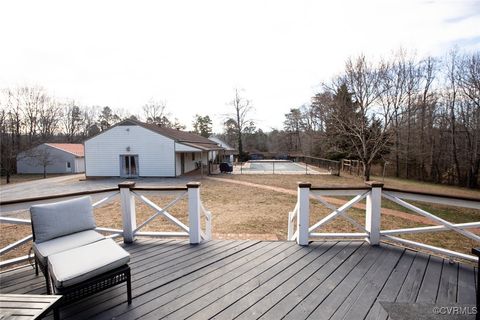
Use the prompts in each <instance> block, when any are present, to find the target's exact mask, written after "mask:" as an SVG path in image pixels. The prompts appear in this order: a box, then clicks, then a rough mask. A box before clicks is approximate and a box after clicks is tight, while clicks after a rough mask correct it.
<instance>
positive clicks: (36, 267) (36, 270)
mask: <svg viewBox="0 0 480 320" xmlns="http://www.w3.org/2000/svg"><path fill="white" fill-rule="evenodd" d="M34 260H35V275H36V276H38V262H37V259H34Z"/></svg>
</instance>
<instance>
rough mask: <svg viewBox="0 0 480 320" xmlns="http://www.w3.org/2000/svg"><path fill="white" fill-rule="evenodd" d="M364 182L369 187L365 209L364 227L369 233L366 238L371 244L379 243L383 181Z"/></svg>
mask: <svg viewBox="0 0 480 320" xmlns="http://www.w3.org/2000/svg"><path fill="white" fill-rule="evenodd" d="M366 184H367V185H368V186H370V187H371V190H370V193H369V194H368V195H367V210H366V215H365V229H366V230H367V232H368V233H369V236H368V238H367V239H366V240H367V241H368V242H369V243H370V244H371V245H379V244H380V222H381V208H382V187H383V183H381V182H376V181H367V182H366Z"/></svg>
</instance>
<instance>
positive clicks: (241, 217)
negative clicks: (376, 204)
mask: <svg viewBox="0 0 480 320" xmlns="http://www.w3.org/2000/svg"><path fill="white" fill-rule="evenodd" d="M221 177H222V178H227V179H232V180H239V181H246V182H252V183H256V184H262V185H270V186H275V187H280V188H285V189H290V190H295V189H296V183H297V182H298V181H307V182H311V183H312V184H313V185H314V186H346V185H348V186H352V185H355V186H363V182H362V181H361V180H360V179H357V178H352V177H335V176H323V175H322V176H317V175H315V176H314V175H311V176H304V175H300V176H299V175H295V176H287V175H275V176H274V175H258V176H254V175H228V176H221ZM386 185H387V186H390V187H396V188H405V189H410V190H423V191H427V190H428V191H432V192H442V193H447V194H450V195H464V196H470V197H478V198H479V199H480V192H479V191H474V190H467V189H462V188H455V187H448V186H437V185H431V184H421V183H417V182H412V183H407V182H406V181H404V180H398V179H386ZM145 195H146V196H147V197H148V198H149V199H151V200H153V201H154V202H155V203H156V204H158V205H159V206H160V207H164V206H165V205H166V204H168V203H169V202H170V201H172V200H173V199H174V198H175V197H176V195H178V193H177V194H168V195H163V196H160V195H159V194H158V193H155V194H153V193H152V194H145ZM201 197H202V201H203V203H204V206H205V207H206V208H208V209H209V210H210V211H211V212H212V214H213V219H212V230H213V232H214V233H219V234H227V233H230V234H232V233H233V234H242V233H248V234H265V233H269V234H275V235H276V236H277V237H278V238H279V239H286V235H287V217H288V212H289V211H291V210H292V209H293V208H294V206H295V202H296V197H295V196H294V195H291V194H285V193H282V192H277V191H273V190H265V189H260V188H255V187H248V186H242V185H238V184H233V183H226V182H219V181H213V180H208V179H204V180H203V181H202V187H201ZM136 204H137V206H136V211H137V224H140V223H142V222H143V221H145V220H146V219H147V218H148V217H150V216H151V215H152V214H153V213H154V211H153V210H152V209H151V208H149V207H148V206H146V205H145V204H143V203H141V202H140V200H138V199H136ZM418 205H419V206H423V207H424V208H425V209H427V210H431V212H432V213H435V214H438V215H439V216H441V217H443V218H445V219H447V220H450V221H452V222H471V221H479V220H480V212H478V210H473V209H461V208H454V207H449V206H438V205H430V204H418ZM384 207H387V208H391V209H395V210H404V209H403V208H401V207H399V206H397V205H396V204H393V203H389V202H384ZM311 208H312V209H311V219H310V220H311V221H310V223H311V225H312V224H314V223H315V222H317V221H318V220H319V219H321V218H322V217H324V216H325V215H327V214H329V213H330V211H329V210H328V209H326V208H324V207H323V206H321V205H320V204H319V203H317V202H315V201H313V200H312V202H311ZM168 211H169V212H170V213H171V214H172V215H174V216H175V217H177V218H178V219H179V220H180V221H182V222H183V223H185V224H187V225H188V222H187V221H188V217H187V200H186V198H184V199H183V200H181V201H180V202H179V203H177V204H176V205H175V206H174V207H172V208H171V209H169V210H168ZM407 211H408V210H406V209H405V210H404V212H407ZM349 215H350V216H351V217H352V218H354V219H355V220H357V221H358V222H359V223H360V224H362V225H363V224H364V220H365V213H364V211H363V210H359V209H355V208H354V209H350V210H349ZM95 217H96V221H97V225H98V226H102V227H110V228H118V229H121V228H122V221H121V213H120V204H119V199H118V198H117V199H114V201H112V202H110V203H108V204H106V205H104V206H103V207H101V208H97V209H95ZM421 225H422V224H419V223H416V222H412V221H410V220H408V219H404V218H399V217H395V216H389V215H383V216H382V228H383V229H396V228H406V227H415V226H421ZM423 225H425V224H423ZM142 230H143V231H180V229H179V228H178V227H176V226H174V225H172V224H171V223H170V222H169V221H167V220H166V219H165V218H163V217H157V218H156V219H155V220H154V221H152V222H151V223H150V224H149V225H147V226H146V227H145V228H144V229H142ZM355 231H356V229H355V228H354V227H353V226H352V225H351V224H350V223H349V222H347V221H346V220H344V219H342V218H339V219H336V220H334V221H332V222H331V223H329V224H328V225H327V226H326V227H325V228H322V229H320V230H318V232H355ZM30 232H31V231H30V227H29V226H20V225H4V224H2V225H0V234H1V235H2V236H1V239H0V247H3V246H5V245H7V244H9V243H12V242H14V241H16V240H18V239H21V238H22V237H24V236H26V235H28V234H29V233H30ZM405 238H407V239H411V240H416V241H420V242H423V243H427V244H431V245H436V246H440V247H443V248H447V249H451V250H456V251H460V252H464V253H470V250H471V248H472V247H473V246H475V245H478V244H475V243H474V242H473V241H471V240H468V239H467V238H465V237H463V236H461V235H459V234H457V233H454V232H439V233H426V234H421V235H420V234H416V235H408V236H405ZM30 246H31V244H30V243H29V244H25V245H24V246H22V247H19V248H17V249H16V250H14V251H12V252H10V253H8V254H6V255H5V256H3V257H2V260H4V259H9V258H12V257H15V256H21V255H25V254H27V252H28V250H29V248H30Z"/></svg>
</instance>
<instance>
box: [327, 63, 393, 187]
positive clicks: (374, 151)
mask: <svg viewBox="0 0 480 320" xmlns="http://www.w3.org/2000/svg"><path fill="white" fill-rule="evenodd" d="M387 68H388V66H387V65H386V64H384V63H379V64H378V65H377V66H374V65H372V64H371V63H369V62H368V61H367V59H366V58H365V56H363V55H361V56H359V57H358V58H356V59H355V60H352V59H349V60H348V61H347V63H346V68H345V75H344V76H343V77H341V78H340V79H338V80H337V82H336V83H337V84H340V85H342V84H344V85H346V87H347V88H348V91H349V92H350V93H351V95H352V98H353V100H354V106H355V110H354V113H355V115H354V116H349V117H343V116H341V113H332V114H333V115H334V117H335V118H334V119H335V121H336V123H337V125H338V127H339V129H340V130H341V131H342V132H343V134H345V135H346V136H347V137H349V139H350V141H351V144H352V147H353V148H354V150H355V151H356V152H355V153H356V156H357V157H358V158H359V159H360V161H361V162H362V164H363V176H364V179H365V180H366V181H368V180H369V179H370V172H371V166H372V163H373V161H374V160H375V159H376V157H378V156H379V155H380V154H381V151H382V150H384V149H385V147H386V146H387V144H388V143H389V141H390V139H391V135H392V133H393V131H392V130H391V124H392V121H393V119H394V114H395V112H397V110H396V108H397V107H396V106H395V105H393V104H391V103H381V102H382V101H385V100H384V99H381V96H382V95H383V94H384V93H385V89H384V87H383V86H382V84H383V81H385V78H386V72H387V70H388V69H387Z"/></svg>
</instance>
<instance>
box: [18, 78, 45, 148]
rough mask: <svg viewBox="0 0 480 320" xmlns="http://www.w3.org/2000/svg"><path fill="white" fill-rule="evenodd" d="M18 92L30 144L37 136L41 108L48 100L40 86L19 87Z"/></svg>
mask: <svg viewBox="0 0 480 320" xmlns="http://www.w3.org/2000/svg"><path fill="white" fill-rule="evenodd" d="M18 94H19V96H20V97H21V99H22V103H23V112H24V118H25V125H26V129H27V134H28V142H29V144H30V145H32V143H33V142H34V139H35V138H36V136H37V130H38V127H39V120H40V113H41V110H42V109H44V108H45V104H46V103H47V100H48V97H47V93H46V91H45V89H43V88H41V87H21V88H19V89H18Z"/></svg>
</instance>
